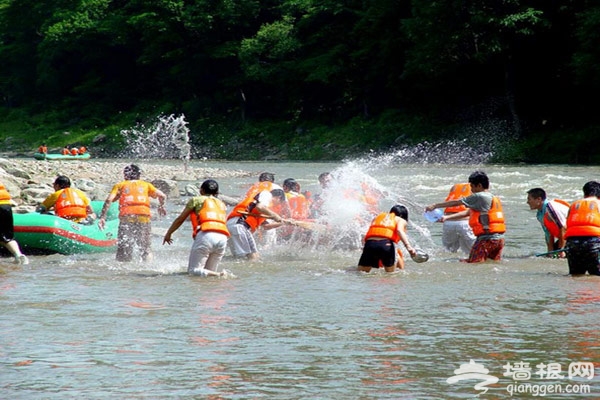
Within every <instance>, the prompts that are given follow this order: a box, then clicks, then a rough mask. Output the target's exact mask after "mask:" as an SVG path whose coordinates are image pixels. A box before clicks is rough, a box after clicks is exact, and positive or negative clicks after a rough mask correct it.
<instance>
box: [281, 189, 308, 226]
mask: <svg viewBox="0 0 600 400" xmlns="http://www.w3.org/2000/svg"><path fill="white" fill-rule="evenodd" d="M285 197H286V198H287V201H288V204H289V205H290V211H291V217H292V218H295V219H306V218H308V201H307V200H306V197H304V195H302V194H300V193H295V192H287V193H286V194H285Z"/></svg>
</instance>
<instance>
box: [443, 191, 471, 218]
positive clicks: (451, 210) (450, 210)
mask: <svg viewBox="0 0 600 400" xmlns="http://www.w3.org/2000/svg"><path fill="white" fill-rule="evenodd" d="M470 195H471V185H470V184H469V183H457V184H456V185H454V186H452V188H451V189H450V193H448V197H446V201H454V200H460V199H462V198H463V197H467V196H470ZM466 209H467V207H465V206H464V205H463V204H460V205H458V206H452V207H446V209H445V210H444V214H455V213H457V212H461V211H465V210H466Z"/></svg>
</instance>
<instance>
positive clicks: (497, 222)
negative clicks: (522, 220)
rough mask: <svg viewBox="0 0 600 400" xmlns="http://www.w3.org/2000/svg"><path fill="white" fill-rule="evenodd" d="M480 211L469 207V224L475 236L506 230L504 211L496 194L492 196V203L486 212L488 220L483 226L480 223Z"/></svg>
mask: <svg viewBox="0 0 600 400" xmlns="http://www.w3.org/2000/svg"><path fill="white" fill-rule="evenodd" d="M481 214H482V213H481V212H480V211H475V210H473V209H471V216H470V218H469V225H470V226H471V229H472V230H473V233H474V234H475V236H480V235H483V234H490V233H504V232H506V224H505V223H504V212H503V211H502V203H501V202H500V199H499V198H497V197H496V196H494V197H492V204H491V206H490V209H489V211H488V212H487V213H484V214H487V215H488V218H489V221H488V225H487V226H483V224H482V223H481V218H480V217H481Z"/></svg>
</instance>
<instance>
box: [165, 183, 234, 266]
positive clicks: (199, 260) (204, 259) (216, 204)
mask: <svg viewBox="0 0 600 400" xmlns="http://www.w3.org/2000/svg"><path fill="white" fill-rule="evenodd" d="M218 194H219V185H218V183H217V182H216V181H214V180H212V179H208V180H206V181H204V182H203V183H202V185H201V186H200V196H195V197H193V198H192V199H190V200H189V201H188V202H187V204H186V205H185V208H184V209H183V211H182V212H181V214H179V216H178V217H177V218H175V220H174V221H173V223H172V224H171V226H170V227H169V229H168V230H167V233H165V237H164V239H163V245H164V244H165V243H168V244H171V243H173V239H172V238H171V235H172V234H173V232H175V231H176V230H177V229H179V227H180V226H181V225H182V224H183V223H184V222H185V220H186V219H187V218H188V217H189V218H190V221H191V223H192V229H193V231H192V236H193V238H194V243H193V244H192V248H191V250H190V256H189V261H188V273H189V274H190V275H200V276H225V275H226V271H221V272H219V271H218V266H219V262H220V261H221V259H222V258H223V256H224V255H225V251H226V249H227V240H228V237H229V231H228V230H227V226H226V216H227V207H226V206H225V203H223V201H221V200H220V199H218V198H217V195H218Z"/></svg>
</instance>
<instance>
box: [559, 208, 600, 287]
mask: <svg viewBox="0 0 600 400" xmlns="http://www.w3.org/2000/svg"><path fill="white" fill-rule="evenodd" d="M565 237H566V238H567V245H566V246H567V249H568V251H567V261H568V263H569V273H570V274H571V275H582V274H585V273H586V272H587V273H589V274H590V275H600V270H599V264H600V262H599V260H598V258H599V256H600V201H598V199H597V198H596V197H594V196H591V197H586V198H584V199H581V200H577V201H575V202H573V204H571V207H570V208H569V214H568V216H567V232H566V233H565Z"/></svg>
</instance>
